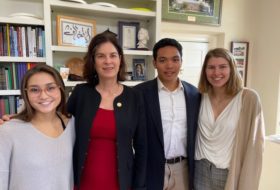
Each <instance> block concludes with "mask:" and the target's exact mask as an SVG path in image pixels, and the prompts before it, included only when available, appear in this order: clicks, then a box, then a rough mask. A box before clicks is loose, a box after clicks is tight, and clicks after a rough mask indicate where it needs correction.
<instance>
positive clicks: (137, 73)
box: [132, 58, 146, 81]
mask: <svg viewBox="0 0 280 190" xmlns="http://www.w3.org/2000/svg"><path fill="white" fill-rule="evenodd" d="M132 64H133V80H134V81H135V80H145V79H146V65H145V59H139V58H137V59H136V58H134V59H132Z"/></svg>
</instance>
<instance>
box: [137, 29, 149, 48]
mask: <svg viewBox="0 0 280 190" xmlns="http://www.w3.org/2000/svg"><path fill="white" fill-rule="evenodd" d="M137 37H138V43H137V49H145V50H148V47H147V43H148V40H149V33H148V30H147V29H145V28H140V30H139V32H138V36H137Z"/></svg>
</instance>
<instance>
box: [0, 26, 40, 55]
mask: <svg viewBox="0 0 280 190" xmlns="http://www.w3.org/2000/svg"><path fill="white" fill-rule="evenodd" d="M0 56H11V57H45V31H44V28H43V27H42V26H19V25H10V24H1V25H0Z"/></svg>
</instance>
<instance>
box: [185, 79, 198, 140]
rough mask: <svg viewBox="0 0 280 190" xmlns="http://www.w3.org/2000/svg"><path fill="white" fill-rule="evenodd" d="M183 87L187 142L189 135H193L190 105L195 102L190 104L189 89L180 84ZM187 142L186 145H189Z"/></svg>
mask: <svg viewBox="0 0 280 190" xmlns="http://www.w3.org/2000/svg"><path fill="white" fill-rule="evenodd" d="M182 84H183V86H184V94H185V101H186V110H187V113H186V117H187V141H188V142H189V139H190V138H191V135H192V134H193V130H192V127H191V125H192V119H193V115H192V110H193V108H192V104H194V103H195V102H191V100H192V97H191V96H192V95H191V92H190V90H191V89H190V88H189V87H188V85H187V84H186V83H184V82H182ZM188 142H187V145H188V144H189V143H188Z"/></svg>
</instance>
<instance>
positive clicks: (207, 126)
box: [195, 91, 242, 169]
mask: <svg viewBox="0 0 280 190" xmlns="http://www.w3.org/2000/svg"><path fill="white" fill-rule="evenodd" d="M241 106H242V91H241V92H239V93H238V94H237V95H236V96H235V97H234V98H233V99H232V100H231V101H230V103H229V104H228V105H227V106H226V107H225V109H224V110H223V111H222V112H221V113H220V115H219V116H218V117H217V118H216V120H215V119H214V114H213V110H212V106H211V102H210V99H209V96H208V94H203V97H202V101H201V107H200V113H199V122H198V130H197V137H196V150H195V160H201V159H203V158H205V159H207V160H209V161H210V162H212V163H213V164H214V165H215V166H216V167H217V168H221V169H226V168H229V165H230V160H231V156H232V150H233V145H234V139H235V132H236V127H237V122H238V120H239V116H240V111H241Z"/></svg>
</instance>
